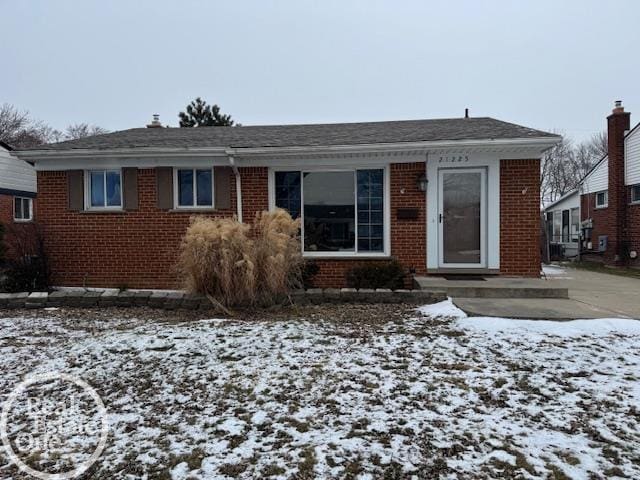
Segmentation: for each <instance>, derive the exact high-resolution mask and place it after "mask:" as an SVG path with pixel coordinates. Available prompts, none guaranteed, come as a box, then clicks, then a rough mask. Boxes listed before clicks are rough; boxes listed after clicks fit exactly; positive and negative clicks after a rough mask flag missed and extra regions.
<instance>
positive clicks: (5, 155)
mask: <svg viewBox="0 0 640 480" xmlns="http://www.w3.org/2000/svg"><path fill="white" fill-rule="evenodd" d="M12 150H13V149H12V148H11V147H10V146H9V145H7V144H6V143H4V142H0V224H2V225H3V226H4V227H5V230H6V235H7V236H8V235H10V234H11V233H12V232H15V231H16V229H19V228H22V227H23V226H25V225H26V224H28V223H30V222H32V221H33V219H34V212H35V207H36V205H35V203H36V201H35V198H36V171H35V169H34V168H33V167H32V166H31V165H29V164H28V163H26V162H24V161H22V160H20V159H18V158H16V157H15V156H13V155H12V153H13V152H12ZM9 243H10V242H9ZM9 253H11V252H9Z"/></svg>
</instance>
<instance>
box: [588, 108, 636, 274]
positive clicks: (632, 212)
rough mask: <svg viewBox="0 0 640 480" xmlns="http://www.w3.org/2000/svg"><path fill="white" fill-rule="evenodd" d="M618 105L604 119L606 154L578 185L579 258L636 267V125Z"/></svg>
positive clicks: (628, 114)
mask: <svg viewBox="0 0 640 480" xmlns="http://www.w3.org/2000/svg"><path fill="white" fill-rule="evenodd" d="M630 124H631V115H630V113H629V112H625V111H624V108H623V106H622V102H620V101H617V102H616V105H615V108H614V109H613V112H612V114H611V115H609V117H607V130H608V138H609V147H608V153H607V155H606V156H605V157H604V158H603V159H602V160H600V162H598V163H597V164H596V165H595V166H594V168H593V169H592V170H591V171H590V172H589V173H588V174H587V176H586V177H585V178H584V179H583V181H582V184H581V187H580V189H581V192H580V193H581V197H580V198H581V200H580V203H581V218H582V229H583V236H584V238H583V240H582V257H583V258H585V259H588V260H597V261H602V262H604V263H606V264H611V265H631V266H640V261H639V259H638V255H639V254H640V124H638V125H636V126H635V128H633V129H630Z"/></svg>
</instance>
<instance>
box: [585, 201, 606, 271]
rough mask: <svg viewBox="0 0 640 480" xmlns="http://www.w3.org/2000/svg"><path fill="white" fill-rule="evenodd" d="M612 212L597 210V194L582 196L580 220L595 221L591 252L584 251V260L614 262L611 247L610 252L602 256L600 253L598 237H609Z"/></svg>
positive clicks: (603, 209) (602, 209)
mask: <svg viewBox="0 0 640 480" xmlns="http://www.w3.org/2000/svg"><path fill="white" fill-rule="evenodd" d="M609 213H610V210H609V207H606V208H596V194H595V193H589V194H586V195H580V219H581V220H582V221H585V220H587V219H589V218H590V219H592V220H593V230H591V245H592V248H591V250H586V249H585V250H583V252H584V253H583V255H582V258H583V259H584V260H589V261H595V262H602V261H605V259H610V260H613V257H614V254H613V251H612V250H611V248H610V246H609V248H608V252H606V253H604V254H602V253H599V252H598V237H599V236H601V235H609V222H610V218H609V217H610V215H609Z"/></svg>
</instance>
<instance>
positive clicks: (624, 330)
mask: <svg viewBox="0 0 640 480" xmlns="http://www.w3.org/2000/svg"><path fill="white" fill-rule="evenodd" d="M457 324H458V325H459V326H460V327H462V328H467V329H473V330H482V331H484V332H486V333H518V332H520V333H523V334H527V333H535V334H539V335H553V336H558V337H579V336H583V335H596V336H606V335H612V334H620V335H640V321H639V320H630V319H626V318H598V319H590V320H571V321H566V322H558V321H550V320H513V319H509V318H495V317H471V318H461V319H460V320H458V322H457Z"/></svg>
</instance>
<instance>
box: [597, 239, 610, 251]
mask: <svg viewBox="0 0 640 480" xmlns="http://www.w3.org/2000/svg"><path fill="white" fill-rule="evenodd" d="M607 238H608V236H607V235H600V236H598V251H599V252H606V251H607Z"/></svg>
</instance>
